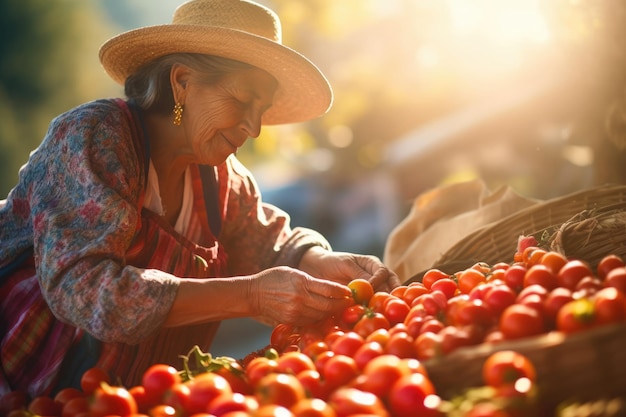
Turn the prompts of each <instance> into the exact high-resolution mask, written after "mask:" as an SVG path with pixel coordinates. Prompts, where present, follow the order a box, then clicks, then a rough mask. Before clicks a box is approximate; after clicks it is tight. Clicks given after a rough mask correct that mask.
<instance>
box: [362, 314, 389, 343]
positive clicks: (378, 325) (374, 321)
mask: <svg viewBox="0 0 626 417" xmlns="http://www.w3.org/2000/svg"><path fill="white" fill-rule="evenodd" d="M389 327H391V326H390V324H389V320H387V317H385V316H384V315H383V314H382V313H371V314H366V315H365V316H363V317H361V319H360V320H359V321H357V322H356V324H355V325H354V329H353V330H354V331H355V332H356V333H358V334H359V335H360V336H361V337H364V338H366V337H367V336H368V335H369V334H370V333H372V332H373V331H374V330H377V329H389Z"/></svg>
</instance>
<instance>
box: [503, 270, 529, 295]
mask: <svg viewBox="0 0 626 417" xmlns="http://www.w3.org/2000/svg"><path fill="white" fill-rule="evenodd" d="M525 275H526V267H525V266H523V265H519V264H516V265H511V266H510V267H509V268H508V269H507V270H506V271H505V273H504V283H505V284H506V285H508V286H509V287H510V288H511V289H512V290H513V291H515V292H516V293H518V292H520V291H521V290H522V288H524V276H525Z"/></svg>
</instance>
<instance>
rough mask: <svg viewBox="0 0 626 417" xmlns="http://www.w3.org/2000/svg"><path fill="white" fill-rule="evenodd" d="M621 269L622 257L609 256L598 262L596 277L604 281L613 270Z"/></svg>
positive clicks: (622, 264) (622, 265)
mask: <svg viewBox="0 0 626 417" xmlns="http://www.w3.org/2000/svg"><path fill="white" fill-rule="evenodd" d="M621 267H624V260H623V259H622V257H621V256H619V255H616V254H610V255H607V256H605V257H604V258H602V259H601V260H600V262H599V263H598V267H597V268H596V269H597V271H598V277H600V278H601V279H604V278H606V276H607V275H608V274H609V272H611V271H612V270H613V269H615V268H621Z"/></svg>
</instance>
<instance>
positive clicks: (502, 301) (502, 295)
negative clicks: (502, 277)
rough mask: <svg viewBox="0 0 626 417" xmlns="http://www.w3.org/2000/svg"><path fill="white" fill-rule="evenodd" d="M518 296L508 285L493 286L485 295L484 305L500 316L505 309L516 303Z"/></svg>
mask: <svg viewBox="0 0 626 417" xmlns="http://www.w3.org/2000/svg"><path fill="white" fill-rule="evenodd" d="M516 298H517V294H516V293H515V291H513V290H512V289H511V287H509V286H508V285H505V284H496V285H492V286H491V287H489V288H488V289H487V291H485V294H484V295H483V303H485V306H486V307H487V308H488V309H489V310H490V311H491V312H492V313H493V314H494V315H496V316H499V315H500V314H501V313H502V312H503V311H504V309H505V308H507V307H508V306H510V305H512V304H513V303H515V299H516Z"/></svg>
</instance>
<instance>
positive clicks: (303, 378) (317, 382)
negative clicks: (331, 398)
mask: <svg viewBox="0 0 626 417" xmlns="http://www.w3.org/2000/svg"><path fill="white" fill-rule="evenodd" d="M296 378H298V381H300V384H301V385H302V387H303V388H304V392H305V393H306V396H307V397H309V398H321V399H323V400H325V399H326V398H327V397H328V393H329V390H328V388H327V387H326V384H324V381H323V380H322V375H321V374H320V373H319V372H318V371H315V370H308V369H307V370H304V371H302V372H300V373H299V374H298V375H296Z"/></svg>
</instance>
